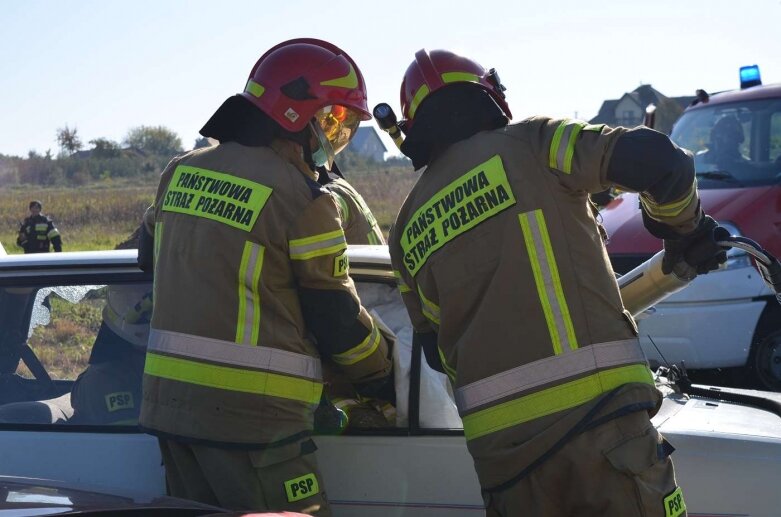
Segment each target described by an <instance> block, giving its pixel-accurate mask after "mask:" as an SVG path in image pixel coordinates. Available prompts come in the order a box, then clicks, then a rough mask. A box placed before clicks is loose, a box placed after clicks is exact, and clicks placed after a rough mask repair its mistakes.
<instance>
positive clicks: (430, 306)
mask: <svg viewBox="0 0 781 517" xmlns="http://www.w3.org/2000/svg"><path fill="white" fill-rule="evenodd" d="M418 295H419V296H420V302H421V307H420V308H421V310H422V311H423V316H425V317H426V318H428V320H429V321H431V322H432V323H434V324H435V325H439V324H440V319H439V305H437V304H436V303H434V302H432V301H431V300H429V299H428V298H426V295H424V294H423V291H422V290H421V289H420V286H418Z"/></svg>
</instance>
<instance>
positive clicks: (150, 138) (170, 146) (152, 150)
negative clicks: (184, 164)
mask: <svg viewBox="0 0 781 517" xmlns="http://www.w3.org/2000/svg"><path fill="white" fill-rule="evenodd" d="M124 143H125V145H127V146H128V147H134V148H136V149H140V150H141V151H144V152H145V153H149V154H153V155H157V156H171V155H173V154H178V153H181V152H182V140H181V139H180V138H179V136H178V135H177V134H176V133H174V132H173V131H171V130H170V129H168V128H167V127H165V126H138V127H134V128H132V129H131V130H130V131H128V133H127V136H126V137H125V142H124Z"/></svg>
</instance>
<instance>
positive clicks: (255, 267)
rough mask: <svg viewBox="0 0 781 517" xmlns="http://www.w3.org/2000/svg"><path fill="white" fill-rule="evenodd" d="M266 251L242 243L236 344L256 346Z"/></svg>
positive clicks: (259, 246)
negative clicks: (261, 276)
mask: <svg viewBox="0 0 781 517" xmlns="http://www.w3.org/2000/svg"><path fill="white" fill-rule="evenodd" d="M265 251H266V249H265V248H264V247H263V246H261V245H259V244H255V243H253V242H249V241H247V242H245V243H244V252H243V253H242V255H241V265H240V267H239V278H238V284H239V311H238V321H237V323H236V343H240V344H243V345H257V344H258V334H259V332H260V274H261V272H262V270H263V256H264V254H265Z"/></svg>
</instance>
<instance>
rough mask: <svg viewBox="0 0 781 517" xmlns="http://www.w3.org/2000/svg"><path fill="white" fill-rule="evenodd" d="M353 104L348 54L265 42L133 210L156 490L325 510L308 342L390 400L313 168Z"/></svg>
mask: <svg viewBox="0 0 781 517" xmlns="http://www.w3.org/2000/svg"><path fill="white" fill-rule="evenodd" d="M368 118H369V113H368V111H367V108H366V86H365V83H364V80H363V77H362V75H361V72H360V70H359V69H358V67H357V66H356V64H355V63H354V62H353V60H352V59H351V58H350V57H349V56H348V55H347V54H346V53H345V52H343V51H342V50H341V49H339V48H337V47H336V46H334V45H332V44H330V43H327V42H325V41H320V40H315V39H296V40H291V41H286V42H284V43H280V44H279V45H277V46H275V47H274V48H272V49H270V50H269V51H268V52H266V53H265V54H264V55H263V56H261V58H260V59H259V60H258V62H257V64H256V65H255V67H254V68H253V69H252V72H251V73H250V76H249V79H248V80H247V82H246V85H245V87H244V91H243V92H241V93H240V94H238V95H235V96H233V97H230V98H229V99H227V100H226V101H225V102H224V103H223V105H222V106H221V107H220V108H219V109H218V110H217V111H216V112H215V114H214V115H213V116H212V117H211V119H210V120H209V121H208V122H207V123H206V125H205V126H204V127H203V129H201V134H202V135H203V136H206V137H211V138H214V139H216V140H218V141H219V145H217V146H214V147H209V148H204V149H198V150H195V151H192V152H189V153H187V154H185V155H183V156H180V157H177V158H175V159H174V160H173V161H172V162H171V163H170V164H169V165H168V167H167V168H166V169H165V171H164V172H163V174H162V177H161V181H160V186H159V188H158V192H157V196H156V199H155V203H154V205H153V206H152V207H150V210H148V211H147V214H146V215H145V223H146V226H147V228H148V230H149V232H150V233H153V235H154V245H153V246H152V249H153V255H154V268H155V292H154V299H155V305H154V309H153V314H152V321H151V331H150V336H149V344H148V348H147V356H146V365H145V369H144V380H143V404H142V408H141V415H140V425H141V426H142V427H143V428H144V429H145V430H147V431H148V432H150V433H152V434H155V435H157V436H158V437H159V439H160V445H161V451H162V454H163V460H164V462H165V466H166V476H167V481H168V486H169V488H170V490H171V493H172V494H173V495H176V496H181V497H186V498H190V499H196V500H199V501H203V502H206V503H211V504H216V505H219V506H222V507H226V508H230V509H235V510H291V511H304V512H310V513H313V514H315V515H330V512H329V508H328V503H327V499H326V497H325V492H324V486H323V480H322V478H321V476H320V472H319V470H318V467H317V462H316V460H315V454H314V452H315V449H316V446H315V444H314V442H313V441H312V440H311V434H312V431H313V414H314V411H315V408H316V407H317V406H318V403H319V402H320V399H321V392H322V386H323V377H322V364H321V358H323V359H328V360H330V361H332V362H333V363H334V364H335V365H336V366H337V367H338V368H339V369H340V371H341V372H342V374H343V375H344V376H346V377H347V378H348V379H349V380H350V381H351V382H352V383H353V384H354V385H355V388H356V390H357V391H358V392H359V393H361V394H362V395H364V396H367V397H372V398H378V399H381V400H393V398H394V397H393V385H392V375H391V366H392V362H391V359H390V351H389V348H390V343H389V341H388V340H386V338H385V337H384V335H383V334H382V333H381V332H380V329H379V328H378V326H377V325H376V324H375V323H374V321H373V320H372V318H371V317H370V316H369V314H368V313H367V311H366V310H365V309H364V308H363V307H362V306H361V303H360V300H359V299H358V296H357V294H356V291H355V286H354V284H353V282H352V280H351V279H350V276H349V274H348V262H347V258H346V242H345V235H344V232H343V230H342V227H341V221H340V217H339V211H338V208H337V203H336V201H335V200H334V198H333V197H332V196H331V195H330V194H329V193H328V192H327V191H326V190H325V189H323V187H322V186H321V185H320V184H319V183H318V182H317V181H316V180H317V175H316V173H315V169H316V168H317V167H319V166H324V165H326V166H327V165H330V163H332V161H333V159H334V156H335V155H336V154H337V153H339V151H341V150H342V149H343V148H344V147H345V146H346V145H347V144H348V142H349V141H350V139H351V138H352V136H353V134H354V133H355V131H356V129H357V127H358V123H359V122H360V121H361V120H366V119H368Z"/></svg>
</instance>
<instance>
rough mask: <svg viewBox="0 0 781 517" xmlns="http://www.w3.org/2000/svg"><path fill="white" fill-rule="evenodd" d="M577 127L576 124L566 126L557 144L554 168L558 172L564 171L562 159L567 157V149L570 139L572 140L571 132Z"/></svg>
mask: <svg viewBox="0 0 781 517" xmlns="http://www.w3.org/2000/svg"><path fill="white" fill-rule="evenodd" d="M577 125H578V124H577V123H572V124H569V125H567V127H566V128H565V129H564V135H562V137H561V142H559V148H558V149H557V150H556V168H557V169H559V170H564V157H565V156H566V155H567V148H568V147H569V141H570V138H572V131H573V130H574V129H575V126H577Z"/></svg>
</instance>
